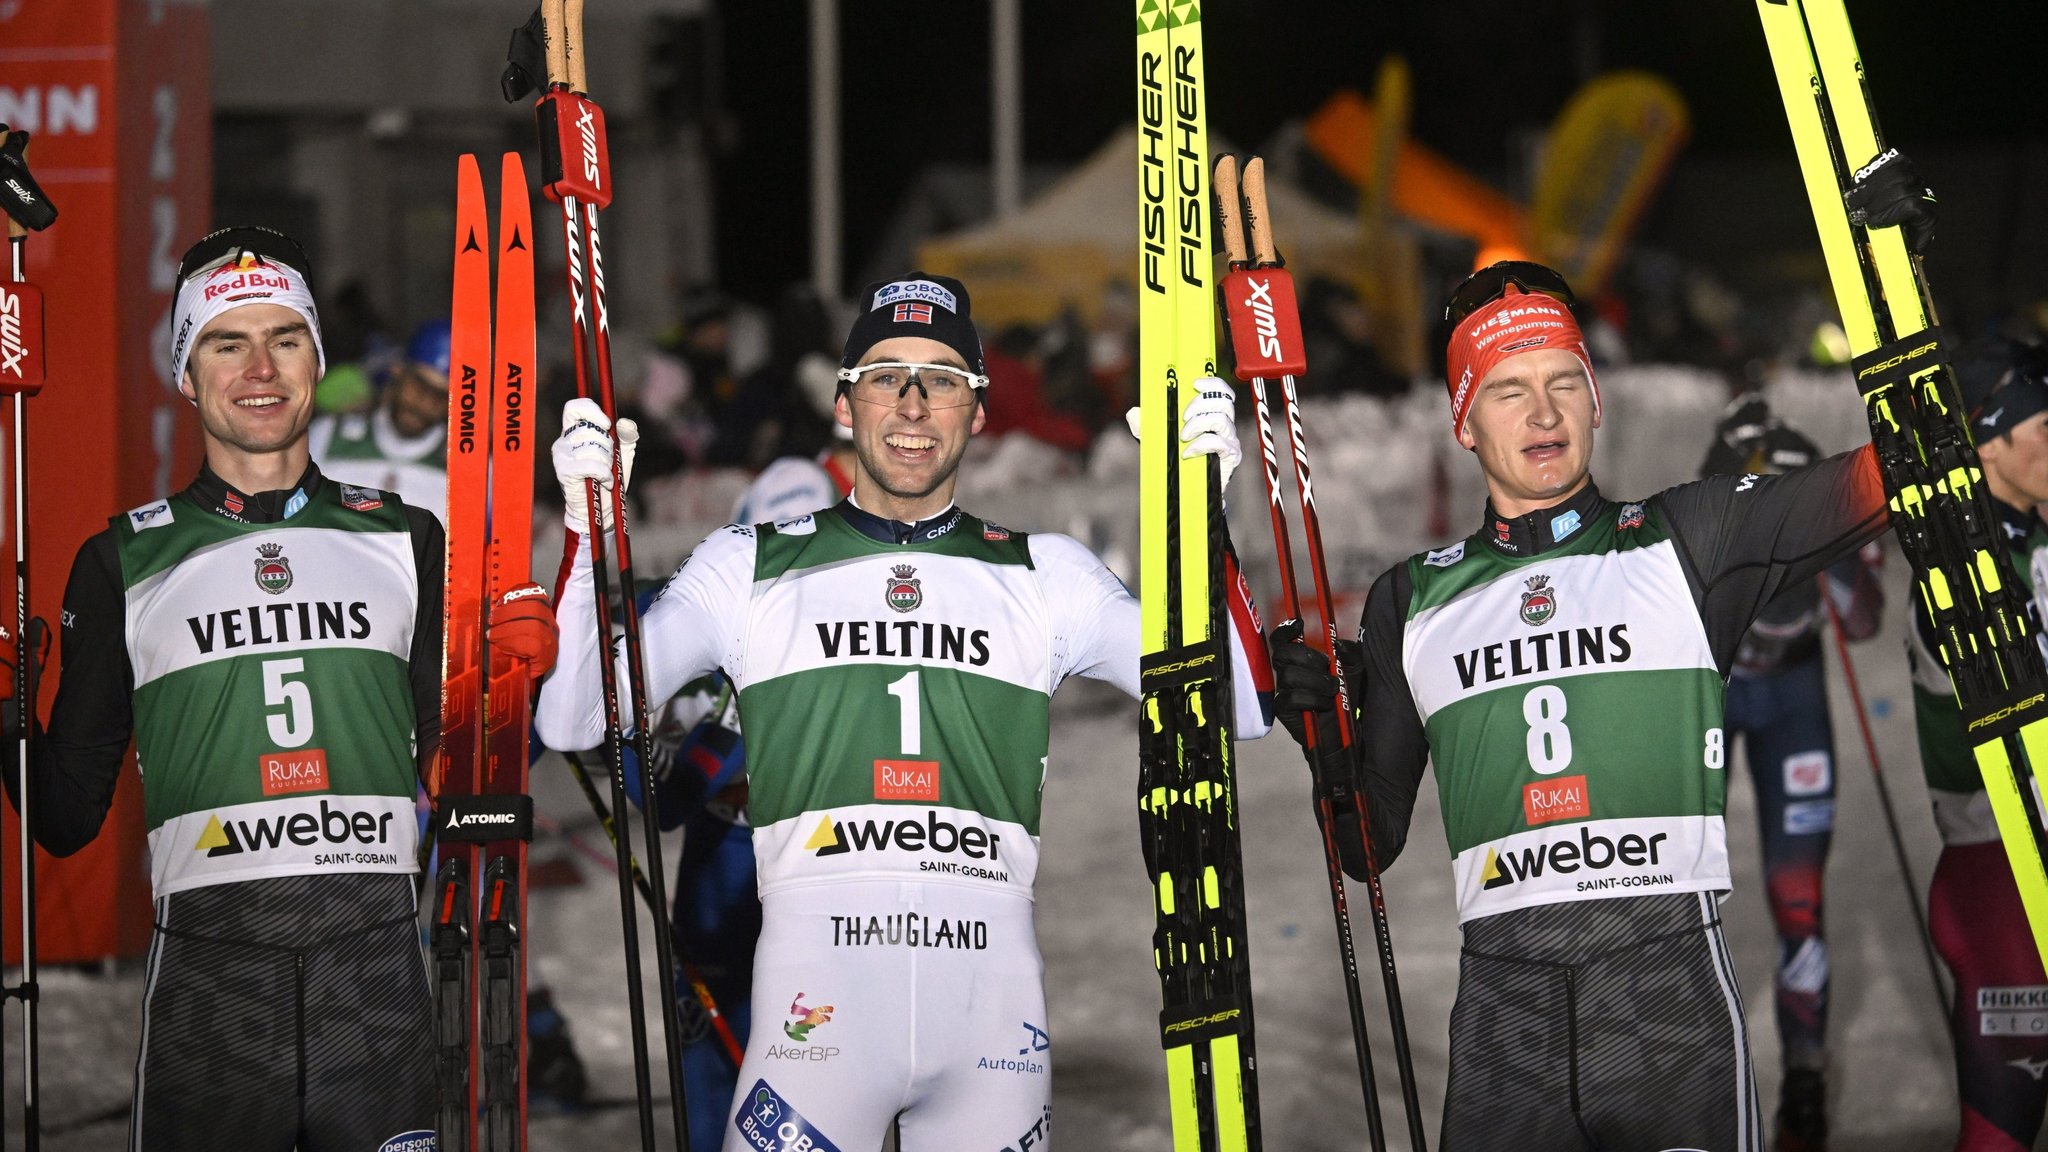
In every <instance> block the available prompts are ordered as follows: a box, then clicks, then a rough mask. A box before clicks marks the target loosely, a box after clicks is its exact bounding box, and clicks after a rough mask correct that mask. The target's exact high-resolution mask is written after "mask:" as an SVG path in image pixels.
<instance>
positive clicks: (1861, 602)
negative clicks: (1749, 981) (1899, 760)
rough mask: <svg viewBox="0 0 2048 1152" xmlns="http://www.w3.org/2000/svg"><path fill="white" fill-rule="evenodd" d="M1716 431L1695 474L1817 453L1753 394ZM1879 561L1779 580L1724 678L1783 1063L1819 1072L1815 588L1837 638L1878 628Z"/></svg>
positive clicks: (1821, 986) (1822, 860)
mask: <svg viewBox="0 0 2048 1152" xmlns="http://www.w3.org/2000/svg"><path fill="white" fill-rule="evenodd" d="M1731 424H1732V425H1734V427H1730V425H1731ZM1720 432H1721V435H1720V436H1719V437H1717V439H1716V441H1715V443H1714V445H1713V447H1712V448H1711V449H1710V450H1709V452H1708V453H1707V458H1706V460H1705V462H1704V463H1702V464H1701V466H1700V474H1701V475H1702V476H1720V475H1731V474H1741V473H1745V472H1769V473H1780V472H1786V471H1790V470H1791V469H1794V468H1804V467H1806V466H1807V465H1809V464H1812V463H1813V462H1814V461H1816V460H1818V459H1820V457H1821V453H1820V449H1819V448H1818V447H1816V446H1815V445H1814V443H1813V442H1812V441H1811V440H1808V439H1807V438H1806V437H1805V436H1803V435H1801V434H1800V433H1799V432H1797V431H1796V430H1794V429H1792V428H1791V427H1789V426H1787V425H1786V424H1784V423H1783V422H1782V421H1780V420H1778V419H1777V418H1776V417H1775V416H1774V415H1772V414H1771V412H1770V409H1769V408H1768V407H1767V406H1766V405H1765V404H1764V402H1763V401H1762V399H1761V398H1760V397H1757V396H1754V395H1752V396H1748V397H1743V398H1740V399H1739V400H1738V401H1737V403H1736V404H1735V405H1732V406H1731V412H1730V414H1729V416H1728V418H1727V419H1726V420H1724V421H1723V423H1722V427H1721V429H1720ZM1737 448H1740V449H1742V451H1736V450H1735V449H1737ZM1883 561H1884V551H1883V549H1882V548H1881V547H1880V546H1878V545H1877V544H1875V543H1873V544H1867V545H1865V546H1864V547H1863V549H1862V550H1861V552H1860V553H1859V554H1857V555H1855V556H1849V557H1845V558H1843V559H1841V560H1838V561H1836V562H1835V564H1834V565H1833V566H1832V567H1830V568H1829V569H1828V570H1827V574H1826V576H1825V577H1824V578H1823V579H1822V580H1820V581H1818V582H1816V583H1812V584H1802V585H1794V586H1791V587H1787V588H1786V589H1785V591H1784V593H1783V594H1782V595H1780V596H1779V597H1778V598H1777V599H1775V600H1772V601H1771V602H1770V603H1769V604H1766V605H1765V606H1764V609H1763V611H1762V612H1761V613H1760V614H1758V616H1757V620H1756V623H1755V624H1753V625H1751V626H1750V629H1749V631H1748V632H1746V633H1744V634H1743V637H1742V644H1741V646H1740V647H1738V648H1737V649H1736V652H1735V666H1734V668H1733V669H1731V670H1730V674H1729V677H1728V704H1727V710H1726V715H1725V717H1724V719H1725V726H1726V728H1727V730H1728V735H1729V737H1730V739H1731V741H1732V740H1733V738H1735V737H1737V736H1739V737H1741V739H1742V742H1743V744H1744V747H1745V750H1746V751H1747V753H1748V756H1747V759H1748V762H1749V771H1750V782H1751V784H1752V785H1753V786H1754V787H1755V790H1756V818H1757V831H1758V834H1759V835H1758V838H1759V840H1760V841H1761V843H1762V845H1763V857H1764V894H1765V895H1766V896H1767V897H1768V898H1769V900H1770V904H1771V922H1772V924H1773V925H1774V926H1775V927H1776V929H1777V932H1778V965H1777V969H1776V972H1775V978H1774V981H1773V983H1774V984H1775V985H1776V993H1777V1020H1778V1042H1779V1045H1780V1048H1781V1051H1782V1053H1783V1056H1784V1060H1783V1066H1784V1067H1785V1068H1787V1069H1807V1070H1810V1071H1814V1072H1819V1071H1823V1070H1824V1069H1825V1067H1826V1065H1827V1011H1828V983H1829V962H1828V944H1827V935H1826V932H1825V931H1824V928H1823V921H1822V917H1821V910H1822V890H1821V889H1822V881H1823V880H1824V879H1825V876H1826V872H1827V862H1828V844H1829V842H1830V841H1831V840H1832V839H1833V838H1834V828H1835V736H1834V726H1833V724H1832V722H1831V721H1830V719H1829V716H1828V684H1827V659H1826V652H1825V650H1824V649H1823V647H1822V641H1821V634H1820V632H1821V624H1822V622H1823V619H1824V618H1825V617H1826V616H1827V614H1828V608H1827V607H1824V606H1823V605H1822V603H1821V596H1822V595H1823V594H1825V595H1826V596H1827V597H1828V599H1829V602H1830V604H1831V606H1832V608H1833V610H1834V616H1835V619H1836V620H1837V621H1839V623H1840V625H1841V628H1842V632H1843V636H1844V638H1845V639H1849V640H1865V639H1868V638H1869V637H1871V636H1874V635H1876V634H1877V629H1878V625H1879V623H1880V621H1881V620H1882V618H1883V615H1884V586H1883V585H1882V584H1880V583H1879V582H1878V575H1877V574H1878V571H1879V570H1880V568H1881V567H1882V565H1883Z"/></svg>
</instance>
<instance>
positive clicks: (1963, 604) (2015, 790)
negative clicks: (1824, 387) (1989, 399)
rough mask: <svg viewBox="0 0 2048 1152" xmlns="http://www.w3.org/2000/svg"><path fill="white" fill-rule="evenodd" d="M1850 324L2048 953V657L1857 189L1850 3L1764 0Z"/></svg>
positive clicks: (1866, 109)
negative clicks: (1857, 215) (1855, 205)
mask: <svg viewBox="0 0 2048 1152" xmlns="http://www.w3.org/2000/svg"><path fill="white" fill-rule="evenodd" d="M1757 13H1758V16H1759V18H1760V19H1761V21H1762V23H1763V27H1764V38H1765V40H1766V41H1767V43H1768V44H1769V46H1770V54H1771V61H1772V67H1773V70H1774V72H1775V74H1776V77H1777V82H1778V89H1779V94H1780V95H1781V96H1782V97H1783V99H1784V103H1785V113H1786V119H1787V120H1788V122H1789V123H1790V125H1791V129H1792V140H1793V145H1794V148H1795V150H1796V152H1797V154H1798V157H1799V166H1800V171H1801V174H1802V176H1803V178H1804V181H1805V185H1806V191H1807V197H1808V199H1809V201H1810V202H1811V204H1812V207H1813V215H1814V223H1815V225H1816V227H1817V229H1818V231H1819V233H1820V241H1821V251H1822V253H1823V254H1824V256H1825V257H1826V260H1827V268H1828V277H1829V280H1830V282H1831V283H1832V285H1833V288H1834V292H1835V301H1836V304H1837V306H1838V307H1839V308H1840V309H1841V314H1842V321H1843V328H1844V329H1845V331H1846V332H1847V333H1848V336H1849V343H1850V349H1851V351H1852V352H1853V353H1854V354H1855V357H1854V359H1853V360H1852V361H1851V364H1852V367H1853V369H1854V371H1855V375H1856V383H1857V388H1858V390H1859V391H1860V392H1861V393H1862V396H1863V400H1864V404H1865V407H1866V408H1867V410H1868V415H1869V418H1870V431H1871V443H1872V445H1873V447H1874V449H1875V451H1876V454H1877V461H1878V467H1879V471H1880V473H1881V474H1882V476H1883V479H1884V487H1885V492H1886V495H1887V497H1888V498H1889V501H1890V507H1891V516H1892V526H1893V529H1894V530H1895V531H1896V532H1897V534H1898V539H1899V545H1900V549H1901V550H1902V551H1903V552H1904V553H1905V554H1906V558H1907V560H1908V561H1909V562H1910V563H1911V564H1912V566H1913V577H1914V583H1915V586H1916V590H1917V591H1918V593H1919V600H1920V602H1921V605H1922V607H1923V608H1924V609H1925V610H1926V611H1927V613H1928V615H1929V617H1930V619H1931V620H1932V622H1933V624H1934V627H1935V630H1936V632H1937V634H1938V635H1939V638H1940V643H1939V646H1938V647H1939V651H1940V655H1941V658H1942V662H1943V665H1944V666H1945V667H1946V668H1947V670H1948V673H1949V677H1950V680H1951V681H1952V683H1953V684H1954V686H1955V693H1956V702H1957V704H1958V705H1959V706H1960V708H1961V710H1962V713H1963V730H1964V732H1965V733H1966V738H1967V739H1970V740H1971V741H1973V744H1972V754H1973V756H1974V757H1975V759H1976V761H1977V766H1978V769H1979V771H1980V772H1981V773H1982V774H1983V778H1984V786H1985V791H1986V793H1987V794H1988V796H1989V798H1990V801H1991V808H1992V813H1993V815H1994V816H1995V817H1996V819H1997V823H1998V828H1999V835H2000V839H2001V840H2002V841H2003V842H2004V845H2005V850H2006V857H2007V859H2008V860H2009V861H2010V863H2011V865H2012V870H2013V877H2014V879H2015V880H2016V881H2017V883H2018V886H2019V892H2020V898H2021V903H2022V904H2023V905H2024V907H2025V908H2026V912H2027V920H2028V923H2029V925H2030V927H2031V928H2032V930H2033V935H2034V943H2035V947H2036V949H2037V950H2038V951H2039V952H2040V953H2041V954H2042V956H2043V958H2044V960H2048V866H2044V859H2048V841H2044V839H2043V834H2042V825H2041V819H2040V812H2039V805H2038V801H2037V797H2036V795H2035V791H2034V787H2033V785H2032V784H2031V782H2030V780H2029V779H2028V777H2030V776H2031V775H2032V773H2031V772H2030V771H2028V766H2029V765H2041V764H2048V667H2044V665H2043V662H2042V660H2041V657H2040V655H2039V652H2038V650H2037V646H2036V643H2035V636H2034V627H2033V625H2032V623H2031V622H2030V620H2029V618H2028V616H2027V613H2026V610H2025V594H2024V592H2023V591H2022V588H2023V587H2024V586H2023V585H2022V584H2020V583H2019V581H2018V580H2017V578H2016V576H2015V575H2014V572H2013V570H2012V565H2011V561H2010V558H2009V557H2008V556H2007V555H2006V551H2005V547H2004V544H2003V542H2002V541H2001V540H1999V539H1998V533H1997V523H1998V521H1997V518H1996V517H1995V516H1994V515H1993V513H1992V510H1991V505H1990V499H1989V496H1988V494H1987V493H1986V492H1985V490H1984V487H1983V472H1982V469H1981V467H1980V465H1979V463H1978V460H1977V453H1976V449H1975V447H1974V446H1973V444H1972V441H1971V438H1970V434H1969V429H1968V426H1967V423H1966V421H1965V419H1964V417H1963V416H1962V414H1961V405H1960V404H1959V403H1958V402H1957V390H1956V385H1955V379H1954V370H1953V368H1952V367H1951V366H1950V363H1949V357H1948V353H1947V350H1946V349H1945V348H1944V346H1943V342H1942V338H1941V333H1940V330H1939V328H1938V327H1936V325H1935V313H1934V308H1933V302H1932V296H1931V294H1930V292H1929V289H1928V285H1927V281H1926V277H1925V274H1924V272H1923V270H1922V268H1921V267H1920V264H1919V262H1918V261H1917V260H1916V259H1915V258H1914V257H1913V255H1912V254H1911V253H1910V252H1909V251H1908V250H1907V248H1906V245H1905V239H1904V236H1903V235H1902V234H1901V232H1900V230H1899V229H1898V228H1896V227H1889V228H1867V227H1863V226H1859V225H1856V224H1853V223H1851V222H1850V220H1849V218H1848V211H1847V208H1846V206H1845V205H1844V203H1843V199H1842V197H1843V194H1844V193H1845V192H1847V191H1848V190H1849V189H1850V188H1851V187H1852V186H1853V183H1854V174H1855V172H1856V170H1857V169H1858V168H1859V167H1860V166H1862V165H1865V164H1868V163H1870V162H1871V161H1872V160H1873V159H1875V158H1877V157H1879V156H1881V155H1883V154H1884V151H1885V144H1884V138H1883V136H1882V134H1881V133H1880V131H1879V129H1878V125H1877V119H1876V116H1875V113H1874V112H1873V110H1872V109H1871V106H1870V94H1869V91H1868V88H1867V85H1866V84H1865V80H1864V70H1863V62H1862V59H1861V57H1860V56H1859V54H1858V52H1857V49H1856V42H1855V37H1854V34H1853V33H1852V32H1851V30H1850V27H1849V18H1848V13H1847V11H1846V10H1845V9H1844V8H1843V5H1842V0H1757Z"/></svg>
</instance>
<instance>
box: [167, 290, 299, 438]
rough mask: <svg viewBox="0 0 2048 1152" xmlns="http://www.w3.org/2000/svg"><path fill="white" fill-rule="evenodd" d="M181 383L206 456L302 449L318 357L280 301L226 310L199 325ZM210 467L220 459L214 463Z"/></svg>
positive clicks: (296, 315)
mask: <svg viewBox="0 0 2048 1152" xmlns="http://www.w3.org/2000/svg"><path fill="white" fill-rule="evenodd" d="M185 371H186V377H185V379H184V380H183V381H182V382H181V383H182V386H183V387H184V389H185V394H186V395H188V396H190V397H192V398H193V399H194V401H195V402H196V403H197V404H198V406H199V425H200V428H201V429H202V430H203V431H204V432H205V435H206V441H207V457H208V459H209V461H212V460H213V458H214V456H215V454H216V452H219V451H225V452H228V453H231V454H241V455H246V456H263V455H271V454H275V453H280V452H286V451H289V450H290V449H292V448H293V447H294V446H295V445H296V446H298V447H299V450H300V451H303V450H304V448H303V445H304V440H305V435H306V425H308V424H310V423H312V421H313V386H314V385H315V384H317V383H319V377H320V356H319V352H318V351H317V350H316V349H315V348H314V345H313V333H312V330H311V329H309V328H308V327H307V326H306V320H305V318H304V317H303V316H300V315H299V314H298V313H297V312H294V311H292V310H291V309H290V308H286V307H285V306H284V305H282V304H244V305H242V306H241V307H239V308H231V309H229V310H228V311H226V312H223V313H221V314H220V315H219V316H216V317H214V319H213V322H212V323H210V324H208V325H207V326H206V327H205V328H203V329H201V330H200V333H199V336H198V338H197V339H195V340H194V341H193V342H192V356H191V359H190V360H189V361H188V362H187V365H186V370H185ZM215 466H216V470H218V468H219V464H218V462H217V461H215Z"/></svg>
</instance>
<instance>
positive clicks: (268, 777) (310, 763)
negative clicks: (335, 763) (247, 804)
mask: <svg viewBox="0 0 2048 1152" xmlns="http://www.w3.org/2000/svg"><path fill="white" fill-rule="evenodd" d="M256 764H257V768H258V770H259V771H260V772H261V773H262V780H263V794H264V795H265V796H282V795H285V794H288V793H292V792H325V791H327V752H326V751H325V750H324V749H320V748H303V749H299V750H297V751H293V752H265V753H264V754H263V755H261V756H259V757H257V760H256Z"/></svg>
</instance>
